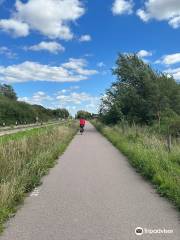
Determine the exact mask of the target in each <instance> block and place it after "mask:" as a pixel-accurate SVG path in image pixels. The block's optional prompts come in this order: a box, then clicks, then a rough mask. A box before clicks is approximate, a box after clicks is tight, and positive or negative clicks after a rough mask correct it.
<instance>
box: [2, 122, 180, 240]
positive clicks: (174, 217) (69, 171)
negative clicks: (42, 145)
mask: <svg viewBox="0 0 180 240" xmlns="http://www.w3.org/2000/svg"><path fill="white" fill-rule="evenodd" d="M136 227H143V228H148V229H157V228H161V229H164V228H166V229H173V230H174V233H173V234H153V235H150V234H144V235H142V236H136V235H135V233H134V230H135V228H136ZM178 229H179V223H178V213H177V211H175V209H173V207H172V206H171V204H170V203H169V202H167V201H166V200H165V199H163V198H160V197H159V195H157V194H156V193H155V191H154V189H153V188H152V187H151V185H150V184H148V183H147V182H145V181H144V180H143V179H142V178H141V176H139V175H138V174H137V173H136V172H135V170H134V169H133V168H132V167H131V166H130V165H129V164H128V162H127V160H126V159H125V158H124V157H123V156H122V155H121V154H120V153H119V152H118V151H117V150H116V149H115V148H114V147H113V146H112V145H111V144H110V143H109V142H108V141H107V140H106V139H105V138H103V137H102V136H101V135H100V134H99V133H97V131H96V130H95V129H94V127H92V126H91V125H90V124H89V125H88V126H87V129H86V132H85V134H84V135H83V136H81V135H77V136H76V137H75V138H74V140H73V141H72V143H71V144H70V146H69V148H68V149H67V151H66V152H65V154H64V155H63V156H62V157H61V158H60V159H59V163H58V164H57V165H56V167H55V168H54V169H52V170H51V171H50V174H49V175H48V176H46V177H45V178H44V180H43V185H42V186H40V187H39V188H37V189H36V191H35V192H33V194H31V196H30V197H28V198H26V200H25V204H24V205H23V206H22V207H21V209H20V210H19V211H18V213H17V214H16V217H15V218H13V219H11V220H10V222H9V223H8V224H7V229H6V231H5V232H4V235H3V236H2V237H0V240H137V239H152V240H156V239H169V240H176V239H177V240H179V239H180V238H179V236H180V231H179V230H178Z"/></svg>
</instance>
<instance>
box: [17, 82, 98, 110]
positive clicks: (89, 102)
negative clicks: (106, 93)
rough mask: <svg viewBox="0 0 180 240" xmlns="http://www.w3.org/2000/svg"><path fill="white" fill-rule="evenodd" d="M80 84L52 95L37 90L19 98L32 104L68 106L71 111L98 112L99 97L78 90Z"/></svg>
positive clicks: (56, 106)
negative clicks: (30, 94)
mask: <svg viewBox="0 0 180 240" xmlns="http://www.w3.org/2000/svg"><path fill="white" fill-rule="evenodd" d="M78 89H79V87H78V86H73V87H69V88H67V89H62V90H60V91H58V92H56V93H54V94H52V95H51V96H49V95H48V94H47V93H45V92H43V91H38V92H35V93H34V94H33V95H32V96H30V97H20V98H19V99H18V100H19V101H23V102H28V103H30V104H41V105H43V106H45V107H49V108H67V109H68V110H69V111H70V112H71V113H75V112H76V111H77V110H80V109H85V110H87V111H90V112H96V111H97V108H98V105H99V101H100V100H99V97H97V96H93V95H90V94H88V93H86V92H77V91H76V90H78Z"/></svg>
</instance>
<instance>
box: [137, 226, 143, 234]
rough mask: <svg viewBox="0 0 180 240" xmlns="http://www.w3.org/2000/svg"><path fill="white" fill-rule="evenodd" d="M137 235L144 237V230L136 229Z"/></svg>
mask: <svg viewBox="0 0 180 240" xmlns="http://www.w3.org/2000/svg"><path fill="white" fill-rule="evenodd" d="M135 234H136V235H139V236H140V235H143V229H142V228H141V227H137V228H136V229H135Z"/></svg>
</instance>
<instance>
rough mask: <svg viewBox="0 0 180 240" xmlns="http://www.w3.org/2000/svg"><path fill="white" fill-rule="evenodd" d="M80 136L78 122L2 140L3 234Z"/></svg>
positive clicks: (0, 205) (0, 195)
mask: <svg viewBox="0 0 180 240" xmlns="http://www.w3.org/2000/svg"><path fill="white" fill-rule="evenodd" d="M76 132H77V124H76V122H73V121H71V122H68V123H67V124H61V125H56V126H49V127H46V128H45V127H44V128H37V129H32V130H29V131H25V132H19V133H17V134H13V135H8V136H3V137H0V232H2V230H3V223H4V222H5V221H6V220H7V219H8V218H10V217H11V216H12V215H14V213H15V212H16V210H17V206H18V205H19V203H21V202H22V201H23V199H24V197H25V196H26V194H27V193H28V192H30V191H31V190H32V189H33V188H34V187H36V186H38V185H39V184H40V182H41V178H42V176H44V175H46V174H47V173H48V170H49V169H50V168H52V167H53V166H54V164H55V163H56V159H57V158H58V156H59V155H60V154H62V153H63V152H64V150H65V149H66V147H67V146H68V144H69V142H70V141H71V139H72V138H73V136H74V135H75V133H76Z"/></svg>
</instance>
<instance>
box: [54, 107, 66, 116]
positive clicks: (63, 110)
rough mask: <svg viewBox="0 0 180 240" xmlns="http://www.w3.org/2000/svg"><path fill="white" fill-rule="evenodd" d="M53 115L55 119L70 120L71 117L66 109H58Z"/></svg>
mask: <svg viewBox="0 0 180 240" xmlns="http://www.w3.org/2000/svg"><path fill="white" fill-rule="evenodd" d="M53 115H54V117H55V118H68V117H69V116H70V114H69V112H68V110H67V109H65V108H58V109H55V110H53Z"/></svg>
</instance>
